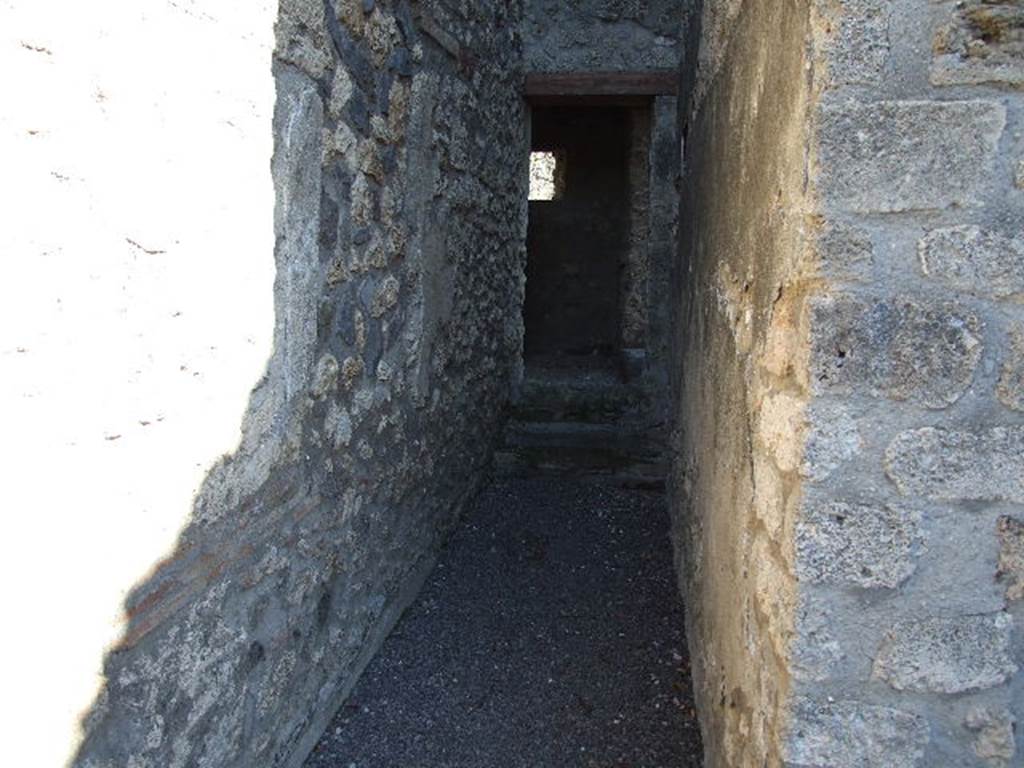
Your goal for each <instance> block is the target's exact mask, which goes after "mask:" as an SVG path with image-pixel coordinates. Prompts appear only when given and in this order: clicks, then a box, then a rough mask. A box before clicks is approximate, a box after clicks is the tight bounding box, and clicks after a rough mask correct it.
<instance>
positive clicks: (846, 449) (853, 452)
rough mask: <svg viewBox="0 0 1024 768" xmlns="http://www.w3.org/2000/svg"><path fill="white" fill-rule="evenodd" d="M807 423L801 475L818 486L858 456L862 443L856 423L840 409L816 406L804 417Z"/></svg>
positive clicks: (832, 406)
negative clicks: (808, 424)
mask: <svg viewBox="0 0 1024 768" xmlns="http://www.w3.org/2000/svg"><path fill="white" fill-rule="evenodd" d="M807 420H808V422H810V429H809V430H808V432H807V441H806V443H805V445H804V454H803V460H802V462H801V465H800V474H801V475H802V476H804V477H806V478H807V479H808V480H811V481H817V482H820V481H822V480H825V479H826V478H828V477H829V476H831V474H832V473H833V472H835V471H836V470H837V469H838V468H839V467H841V466H842V465H843V464H844V463H846V462H847V461H849V460H851V459H852V458H854V457H855V456H857V455H858V454H859V453H860V452H861V449H862V448H863V445H864V440H863V438H862V437H861V434H860V428H859V426H858V423H857V419H855V418H854V417H853V416H852V415H851V414H850V412H849V410H847V409H846V408H844V407H842V406H839V405H836V404H832V403H830V404H822V403H815V404H814V405H812V406H811V408H810V410H809V412H808V414H807Z"/></svg>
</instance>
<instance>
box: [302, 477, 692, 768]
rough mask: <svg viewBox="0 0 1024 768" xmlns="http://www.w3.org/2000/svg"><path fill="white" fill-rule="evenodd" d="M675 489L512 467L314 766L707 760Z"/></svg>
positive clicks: (371, 670) (452, 545) (538, 767)
mask: <svg viewBox="0 0 1024 768" xmlns="http://www.w3.org/2000/svg"><path fill="white" fill-rule="evenodd" d="M664 503H665V502H664V496H663V495H662V494H659V493H652V492H649V491H637V490H624V489H621V488H617V487H615V486H613V485H610V484H607V483H602V482H601V481H598V480H585V479H581V480H567V479H564V478H562V479H553V478H533V479H514V480H512V479H510V480H500V481H498V482H497V483H496V484H495V485H493V486H491V487H490V488H489V489H487V490H486V491H484V492H483V493H482V494H481V495H480V497H479V498H478V499H477V501H476V502H475V504H474V505H473V506H472V508H471V509H470V510H469V511H468V512H467V514H466V517H465V518H464V521H463V523H462V524H461V525H460V527H459V528H458V530H456V532H455V533H454V534H453V536H452V538H451V540H450V542H449V544H448V546H447V548H446V549H445V551H444V552H443V553H442V555H441V560H440V563H439V564H438V566H437V568H436V569H435V571H434V572H433V574H432V575H431V576H430V578H429V580H428V582H427V585H426V587H425V588H424V590H423V592H422V594H421V595H420V597H419V599H418V600H417V602H416V603H415V604H414V605H413V607H412V608H411V609H410V610H409V611H408V612H407V613H406V615H405V616H404V617H403V619H402V620H401V622H400V623H399V625H398V626H397V627H396V629H395V632H394V633H393V634H392V635H391V637H390V638H388V640H387V642H386V643H385V644H384V647H383V649H382V650H381V652H380V654H378V656H377V657H376V659H374V661H373V662H372V663H371V664H370V666H369V667H368V669H367V670H366V672H365V674H364V675H363V678H362V679H361V680H360V682H359V685H358V686H357V687H356V689H355V692H354V693H353V695H352V697H351V698H350V699H349V701H348V703H347V704H346V705H345V706H344V707H343V708H342V710H341V712H340V713H339V714H338V716H337V717H336V718H335V720H334V722H333V723H332V724H331V726H330V728H328V730H327V733H326V734H325V736H324V738H323V739H322V740H321V742H320V744H319V745H318V746H317V748H316V750H315V751H314V752H313V754H312V755H311V756H310V758H309V760H308V761H307V763H306V768H353V766H354V768H398V767H400V768H492V767H493V768H519V767H520V766H522V767H523V768H527V767H529V768H553V767H555V766H559V767H560V766H580V767H581V768H668V767H669V766H671V767H672V768H690V767H691V766H692V767H694V768H696V767H697V766H699V765H700V764H701V747H700V735H699V730H698V727H697V723H696V720H695V718H694V714H693V709H692V702H691V699H690V689H689V680H688V677H687V669H688V663H687V659H686V648H685V640H684V635H683V611H682V605H681V603H680V601H679V599H678V597H677V591H676V588H675V583H674V577H673V572H672V565H671V547H670V545H669V541H668V519H667V514H666V512H665V508H664Z"/></svg>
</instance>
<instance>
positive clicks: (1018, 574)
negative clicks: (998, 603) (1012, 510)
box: [996, 516, 1024, 600]
mask: <svg viewBox="0 0 1024 768" xmlns="http://www.w3.org/2000/svg"><path fill="white" fill-rule="evenodd" d="M997 530H998V533H999V567H998V571H997V572H996V578H998V579H999V581H1001V582H1003V583H1004V584H1006V599H1007V600H1020V599H1022V598H1024V521H1022V520H1018V519H1017V518H1015V517H1009V516H1003V517H1000V518H999V523H998V529H997Z"/></svg>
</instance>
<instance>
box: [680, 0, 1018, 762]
mask: <svg viewBox="0 0 1024 768" xmlns="http://www.w3.org/2000/svg"><path fill="white" fill-rule="evenodd" d="M759 5H760V4H754V3H749V2H748V3H743V2H720V3H715V2H707V3H705V7H704V11H703V17H702V19H701V20H700V22H699V24H696V23H694V20H693V19H691V22H690V23H691V29H697V28H699V34H696V35H695V37H694V39H695V40H698V41H699V48H697V49H693V48H691V49H690V50H688V51H687V56H686V58H687V60H689V61H695V62H697V63H698V64H699V69H698V71H697V72H696V74H695V75H694V74H693V73H689V74H688V75H687V77H686V78H685V79H686V80H687V82H689V83H690V84H691V87H690V88H689V92H688V98H687V109H686V110H685V112H684V121H685V123H686V127H685V129H684V133H685V136H686V158H687V169H686V174H687V178H688V181H687V183H686V184H685V187H686V191H685V192H684V210H685V213H684V222H689V225H688V227H687V233H686V235H685V237H684V238H683V251H682V266H681V269H680V270H679V271H678V274H677V275H676V279H675V284H676V286H677V290H680V291H681V292H682V293H683V295H684V297H685V300H684V302H683V304H682V313H681V314H680V315H679V316H678V317H677V323H676V328H677V333H678V336H677V338H678V343H679V345H680V350H681V358H680V359H681V364H682V373H681V375H680V376H679V387H678V388H677V390H676V392H677V398H678V399H677V402H678V406H679V408H680V422H679V424H680V429H681V433H680V440H679V442H678V448H679V460H678V463H677V474H676V476H675V478H674V479H675V487H676V494H677V506H676V515H677V537H678V542H679V544H680V551H681V553H682V556H681V562H682V569H681V573H682V575H683V583H684V589H685V591H686V592H687V594H688V596H689V608H690V612H691V614H690V637H691V644H692V646H693V651H694V658H695V664H696V667H697V670H696V674H697V682H698V692H699V697H700V704H701V709H702V717H703V719H704V728H705V735H706V741H705V743H706V744H707V746H708V749H709V756H710V764H711V765H751V764H761V763H762V762H763V761H767V763H768V764H780V763H783V764H789V765H794V766H826V765H827V766H869V765H882V764H884V765H892V766H916V765H985V766H1008V765H1013V764H1017V762H1019V759H1020V756H1019V751H1018V750H1017V749H1016V746H1015V743H1014V742H1015V737H1014V723H1015V722H1016V721H1018V720H1020V718H1021V717H1022V716H1024V713H1022V712H1021V706H1022V704H1021V702H1024V689H1022V686H1024V676H1022V674H1021V673H1020V671H1019V670H1020V667H1021V665H1022V663H1024V632H1022V630H1021V628H1020V621H1021V610H1022V608H1021V604H1020V598H1021V590H1020V589H1019V584H1020V580H1019V579H1020V574H1019V570H1020V551H1021V537H1020V531H1021V530H1022V524H1021V518H1022V513H1021V508H1020V506H1019V505H1020V504H1021V501H1022V494H1021V492H1020V486H1019V476H1020V473H1021V462H1020V455H1021V451H1020V439H1021V438H1020V432H1021V430H1022V429H1024V427H1022V426H1021V417H1020V410H1019V408H1020V401H1019V399H1018V397H1017V389H1018V388H1019V385H1020V377H1019V375H1018V374H1019V368H1020V346H1021V345H1020V341H1019V339H1020V324H1021V318H1020V317H1019V314H1020V313H1019V303H1018V298H1019V292H1020V290H1021V286H1020V285H1018V282H1019V277H1020V276H1019V274H1018V271H1019V270H1018V262H1019V260H1020V250H1021V244H1020V242H1019V236H1020V231H1021V207H1022V204H1024V197H1022V194H1024V193H1022V192H1021V189H1020V186H1019V168H1020V157H1021V155H1022V154H1024V147H1022V138H1021V137H1022V136H1024V126H1022V124H1021V120H1022V119H1024V109H1022V107H1024V104H1022V100H1021V97H1020V96H1019V94H1018V92H1017V91H1016V90H1014V89H1013V88H1011V89H1007V86H1013V87H1016V86H1019V85H1021V84H1022V83H1024V72H1022V63H1021V62H1022V59H1021V47H1020V29H1021V23H1020V21H1021V18H1020V9H1019V4H1016V3H1000V2H995V3H973V4H972V3H966V4H965V3H959V4H958V3H952V2H948V3H947V2H930V3H927V4H922V3H912V2H909V0H907V1H906V2H897V3H878V2H873V1H872V0H848V1H846V2H842V3H830V4H825V3H822V4H820V5H819V4H814V3H808V2H785V3H779V4H774V5H777V6H778V7H777V8H773V9H770V10H769V9H765V8H762V7H759ZM782 35H784V37H782ZM783 75H784V76H783ZM780 103H781V104H785V111H784V114H785V115H786V118H785V119H784V120H780V116H779V112H778V109H779V104H780ZM716 120H717V122H716ZM759 126H763V127H764V130H759V128H758V127H759ZM769 129H771V130H769ZM709 156H710V158H713V159H710V158H709ZM726 200H728V201H730V203H731V207H729V206H728V205H727V204H726ZM738 389H739V390H740V391H744V392H745V396H744V395H740V394H738V393H737V390H738ZM712 393H715V394H714V395H713V394H712ZM721 393H726V394H725V395H724V396H722V395H721Z"/></svg>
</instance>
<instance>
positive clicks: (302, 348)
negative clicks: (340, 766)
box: [74, 0, 527, 768]
mask: <svg viewBox="0 0 1024 768" xmlns="http://www.w3.org/2000/svg"><path fill="white" fill-rule="evenodd" d="M413 5H414V4H412V3H410V2H408V1H407V0H396V2H394V3H364V2H358V0H331V1H330V2H323V1H322V0H282V2H281V4H280V17H279V23H278V25H277V39H278V49H277V52H276V56H275V58H274V76H275V80H276V85H277V108H276V111H275V117H274V139H275V145H274V158H273V162H272V166H271V170H272V179H273V182H274V185H275V187H276V193H277V207H276V210H275V214H274V224H275V228H274V234H275V235H276V251H275V256H276V266H277V274H276V281H275V283H274V300H275V318H274V319H275V332H274V345H273V350H272V354H271V356H270V358H269V361H267V359H266V358H264V360H263V361H262V362H263V363H265V364H266V374H265V376H264V378H263V379H262V381H261V382H260V384H259V386H257V387H256V389H255V391H254V392H253V394H252V399H251V401H250V404H249V411H248V413H247V415H246V417H245V420H244V422H243V424H242V434H243V439H242V444H241V446H240V448H239V449H238V451H237V452H235V453H234V454H232V455H229V456H225V457H224V458H223V459H222V460H221V461H220V462H219V463H218V464H217V465H216V466H215V467H214V469H213V470H212V471H211V472H210V473H209V475H208V476H207V477H206V479H205V481H204V482H203V485H202V487H201V488H200V489H199V492H198V493H197V494H196V495H195V508H194V510H190V509H183V510H182V512H183V516H182V519H181V521H180V522H181V523H182V528H183V532H182V534H181V537H180V540H179V541H178V542H177V549H176V550H175V551H174V554H173V556H172V557H170V558H168V560H167V561H166V562H164V563H161V564H160V565H158V566H157V567H156V568H155V569H154V570H153V572H152V575H151V576H150V577H147V578H146V579H145V580H144V582H143V583H141V584H140V585H139V586H138V588H137V589H136V590H135V591H133V593H132V594H131V595H130V596H129V598H128V601H127V606H128V608H127V614H128V619H127V626H126V628H125V634H124V637H123V638H122V644H121V646H119V648H118V652H117V653H112V654H110V655H109V656H108V657H107V659H106V666H105V672H106V679H105V684H104V688H103V692H102V696H101V697H100V698H99V699H98V700H97V702H96V705H95V707H94V709H93V711H92V712H91V713H90V716H89V718H88V726H87V730H86V733H85V741H84V744H83V746H82V748H81V751H80V754H79V755H78V757H77V762H75V763H74V764H76V765H81V766H83V768H84V766H89V765H117V766H128V765H130V766H132V768H164V766H173V765H178V766H186V765H188V766H193V765H194V766H200V765H209V766H265V767H266V768H283V767H284V766H290V767H292V768H294V766H297V765H300V764H301V762H302V760H303V758H304V757H305V755H306V754H307V753H308V751H309V749H310V748H311V747H312V746H313V744H314V743H315V741H316V739H317V738H318V737H319V736H320V733H321V732H322V730H323V728H324V726H325V725H326V723H327V721H328V719H329V718H330V717H331V716H332V715H333V713H334V711H335V710H336V708H337V706H338V705H339V704H340V702H341V701H342V700H343V698H344V697H345V696H346V695H347V692H348V690H349V689H350V687H351V685H352V684H353V683H354V680H355V678H356V676H358V674H359V673H360V671H361V670H362V668H363V666H364V665H365V663H366V661H367V660H368V658H369V657H370V656H371V655H372V654H373V653H374V651H375V650H376V648H377V647H378V646H379V644H380V642H381V641H382V639H383V636H384V635H385V634H386V633H387V632H388V631H389V630H390V628H391V627H392V626H393V625H394V622H395V621H396V620H397V618H398V616H399V615H400V614H401V613H402V611H403V610H404V608H405V607H406V606H407V605H408V603H409V601H410V600H411V599H412V598H413V597H414V595H415V593H416V591H417V589H418V587H419V584H420V583H421V581H422V578H423V577H424V575H425V571H426V570H427V569H429V567H430V565H431V563H432V556H433V553H434V552H436V551H437V549H438V548H439V547H440V545H441V543H442V542H443V539H444V537H445V535H446V533H447V532H448V531H449V530H450V529H451V526H452V525H453V523H454V521H455V520H456V518H457V516H458V513H459V510H460V509H461V508H462V507H463V505H464V504H465V502H466V500H467V498H468V497H469V495H471V494H472V493H473V492H474V491H475V489H476V487H477V484H478V482H479V477H480V472H481V470H482V468H483V465H484V463H485V462H486V460H487V457H488V455H489V452H490V451H491V450H492V448H493V445H494V442H495V437H496V435H497V432H498V429H499V427H500V414H501V412H502V410H503V408H504V405H505V404H506V403H507V402H508V400H509V398H510V397H511V394H512V387H513V384H514V380H515V378H516V374H517V371H518V369H519V366H520V362H519V359H520V351H521V348H522V313H521V306H522V299H523V293H522V284H523V280H522V274H523V253H522V243H523V241H524V239H525V237H524V231H525V213H526V211H525V198H526V181H527V173H526V166H525V157H526V138H527V125H526V119H525V111H524V109H523V105H522V101H521V99H520V96H519V95H518V90H517V86H518V84H519V82H520V81H521V77H522V55H521V54H522V52H521V48H520V44H519V41H518V40H517V39H516V37H515V36H514V35H512V34H510V31H509V30H510V28H515V27H516V26H518V24H519V22H520V13H521V10H522V8H521V5H520V4H519V3H506V2H504V1H503V0H502V1H500V2H499V1H498V0H486V1H485V2H476V3H472V4H468V5H467V6H466V8H465V9H464V12H460V13H451V12H450V11H449V10H448V9H447V8H446V6H447V4H445V3H436V4H433V3H432V4H430V6H431V7H430V8H429V9H426V10H427V11H428V12H430V13H437V14H439V15H442V14H443V15H444V16H445V18H444V19H443V22H444V29H445V32H446V33H447V34H448V35H450V36H451V37H452V39H453V40H456V41H457V44H458V46H459V49H460V51H461V52H462V53H464V54H465V56H466V57H467V59H466V61H467V62H468V61H472V62H473V66H472V68H468V67H465V66H463V64H464V62H460V61H459V60H457V59H454V58H452V57H451V56H450V55H449V54H448V53H447V52H445V51H443V50H441V49H439V48H438V47H437V46H436V45H435V44H434V42H431V40H430V39H428V38H426V37H425V36H424V34H423V32H422V30H421V28H420V26H419V25H418V24H417V23H416V22H415V20H414V18H413ZM147 12H148V10H147ZM211 21H212V17H211ZM204 23H205V22H204ZM268 31H269V30H268ZM266 58H267V59H269V52H268V56H267V57H266ZM220 97H221V98H223V94H220ZM240 110H241V111H245V110H244V109H242V108H240ZM221 122H222V123H224V122H226V121H221ZM227 125H229V126H230V125H232V124H231V123H230V122H228V123H227ZM232 130H234V129H232ZM485 137H486V139H485ZM268 148H269V147H268ZM270 180H271V175H270V174H268V175H267V183H268V185H269V183H270ZM267 215H269V206H268V210H267ZM264 224H269V222H268V221H264ZM249 225H250V226H255V223H254V222H249ZM267 229H268V230H269V226H268V227H267ZM270 242H271V243H272V242H273V240H271V241H270ZM269 244H270V243H268V245H269ZM267 256H268V258H269V256H270V253H269V249H268V253H267ZM211 261H215V260H211V259H206V260H202V259H200V260H197V262H198V263H210V262H211ZM236 278H237V276H236ZM269 283H270V281H269V280H268V281H267V285H268V286H269ZM198 284H199V281H198V280H193V281H191V282H190V283H188V286H189V290H192V289H193V287H194V286H195V285H198ZM228 295H229V296H230V298H231V302H229V303H231V304H232V307H234V300H235V298H236V297H235V296H234V294H233V293H231V292H230V291H229V292H228ZM222 298H223V297H222ZM222 309H223V307H222ZM225 314H227V315H230V314H231V313H230V312H226V313H225ZM247 332H248V331H243V333H247ZM257 374H258V371H257ZM241 410H242V409H241V408H239V411H241ZM236 427H237V425H236ZM188 497H189V496H185V497H183V498H182V501H186V502H187V498H188ZM174 527H175V526H169V527H168V530H173V529H174ZM134 575H135V576H138V575H139V574H138V573H136V574H134ZM119 598H120V596H119Z"/></svg>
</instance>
